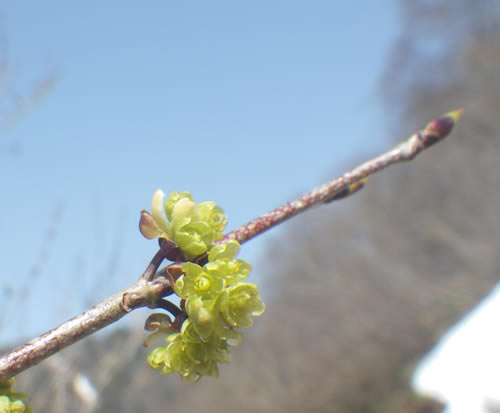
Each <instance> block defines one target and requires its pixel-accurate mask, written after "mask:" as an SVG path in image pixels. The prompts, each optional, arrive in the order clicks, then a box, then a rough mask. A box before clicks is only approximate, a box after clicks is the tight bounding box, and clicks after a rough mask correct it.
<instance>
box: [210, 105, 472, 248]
mask: <svg viewBox="0 0 500 413" xmlns="http://www.w3.org/2000/svg"><path fill="white" fill-rule="evenodd" d="M463 113H464V110H463V109H457V110H454V111H452V112H449V113H447V114H446V115H444V116H442V117H440V118H439V119H437V120H433V121H432V122H430V123H429V124H428V125H427V126H426V127H425V128H424V129H422V130H421V131H419V132H417V133H415V134H414V135H412V136H410V137H409V138H408V139H407V140H406V141H404V142H402V143H401V144H399V145H398V146H396V147H395V148H394V149H392V150H390V151H389V152H386V153H384V154H383V155H380V156H379V157H377V158H375V159H372V160H370V161H368V162H365V163H364V164H362V165H360V166H358V167H357V168H356V169H354V170H353V171H351V172H347V173H345V174H344V175H343V176H341V177H339V178H336V179H334V180H332V181H330V182H327V183H326V184H323V185H320V186H318V187H317V188H315V189H313V190H312V191H311V192H309V193H307V194H305V195H303V196H301V197H299V198H297V199H295V200H293V201H291V202H287V203H286V204H283V205H282V206H280V207H278V208H276V209H273V210H272V211H270V212H268V213H267V214H264V215H262V216H260V217H258V218H255V219H253V220H251V221H249V222H247V223H246V224H244V225H242V226H240V227H238V228H236V229H234V230H233V231H231V232H230V233H228V234H226V236H225V237H224V238H222V239H220V240H218V241H216V242H215V243H224V242H226V241H228V240H230V239H235V240H237V241H238V242H239V243H240V244H243V243H244V242H246V241H248V240H250V239H252V238H254V237H256V236H257V235H259V234H262V233H263V232H264V231H267V230H268V229H270V228H272V227H274V226H276V225H278V224H280V223H281V222H283V221H285V220H286V219H288V218H291V217H293V216H295V215H297V214H298V213H300V212H302V211H305V210H306V209H308V208H310V207H312V206H314V205H317V204H320V203H328V202H331V201H334V200H337V199H341V198H344V197H345V196H348V195H350V194H351V193H353V192H356V191H357V190H358V189H360V187H361V186H362V185H363V184H364V182H363V181H364V180H366V179H367V178H368V177H370V176H371V175H373V174H374V173H376V172H378V171H380V170H382V169H384V168H387V167H388V166H390V165H393V164H396V163H400V162H406V161H411V160H412V159H413V158H415V156H417V155H418V154H419V153H420V152H422V151H423V150H424V149H427V148H429V147H430V146H432V145H434V144H435V143H437V142H439V141H441V140H442V139H444V138H445V137H446V136H447V135H448V134H449V133H450V132H451V130H452V129H453V126H454V125H455V124H456V123H457V122H458V120H459V119H460V117H461V116H462V114H463ZM357 183H361V185H356V184H357Z"/></svg>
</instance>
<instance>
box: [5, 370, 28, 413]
mask: <svg viewBox="0 0 500 413" xmlns="http://www.w3.org/2000/svg"><path fill="white" fill-rule="evenodd" d="M14 384H15V379H14V378H11V379H9V380H7V381H6V382H4V383H1V384H0V413H31V406H30V405H29V403H27V402H25V401H23V400H25V399H26V398H27V395H26V394H24V393H20V392H15V391H13V390H12V386H13V385H14Z"/></svg>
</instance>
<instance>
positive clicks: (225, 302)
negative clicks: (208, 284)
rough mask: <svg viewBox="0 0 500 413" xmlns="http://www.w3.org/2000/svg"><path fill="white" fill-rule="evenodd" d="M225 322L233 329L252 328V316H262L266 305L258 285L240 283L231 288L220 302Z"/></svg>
mask: <svg viewBox="0 0 500 413" xmlns="http://www.w3.org/2000/svg"><path fill="white" fill-rule="evenodd" d="M219 308H220V309H221V313H222V316H223V317H224V320H226V322H227V323H228V324H229V325H230V326H232V327H251V325H252V323H253V319H252V316H258V315H261V314H262V313H263V312H264V310H265V308H266V307H265V305H264V303H263V302H262V299H261V298H260V294H259V291H258V289H257V285H255V284H254V283H249V282H240V283H238V284H236V285H235V286H233V287H231V288H230V289H229V290H228V291H226V294H224V296H223V298H222V299H221V300H220V305H219Z"/></svg>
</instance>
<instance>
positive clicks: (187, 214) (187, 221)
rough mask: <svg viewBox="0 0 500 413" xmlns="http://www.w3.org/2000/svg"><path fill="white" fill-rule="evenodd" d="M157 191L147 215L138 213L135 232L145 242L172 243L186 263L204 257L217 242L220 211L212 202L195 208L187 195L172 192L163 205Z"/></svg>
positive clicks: (222, 221)
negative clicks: (160, 241)
mask: <svg viewBox="0 0 500 413" xmlns="http://www.w3.org/2000/svg"><path fill="white" fill-rule="evenodd" d="M164 197H165V194H164V193H163V191H162V190H161V189H159V190H157V191H156V192H155V194H154V196H153V203H152V208H151V211H152V213H151V214H149V213H148V212H147V211H142V213H141V221H140V223H139V228H140V231H141V233H142V234H143V235H144V236H145V237H146V238H148V239H152V238H166V239H169V240H171V241H173V242H175V243H176V244H177V245H178V246H179V248H180V249H181V250H182V252H183V253H184V255H185V257H186V259H187V260H190V259H193V258H195V257H197V256H199V255H201V254H203V253H205V252H206V251H207V250H208V249H209V248H210V247H211V246H212V243H213V242H214V241H215V240H217V239H220V238H221V237H222V236H223V234H222V231H223V230H224V228H225V226H226V224H227V218H226V216H225V215H224V211H223V210H222V209H221V208H220V207H218V206H217V205H215V204H214V203H213V202H210V201H207V202H202V203H200V204H196V203H195V202H194V201H193V199H192V197H191V194H190V193H189V192H182V193H179V192H173V193H172V194H171V195H170V196H169V197H168V199H167V200H166V201H165V203H163V199H164Z"/></svg>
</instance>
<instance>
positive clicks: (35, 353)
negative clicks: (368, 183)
mask: <svg viewBox="0 0 500 413" xmlns="http://www.w3.org/2000/svg"><path fill="white" fill-rule="evenodd" d="M462 114H463V109H458V110H455V111H453V112H449V113H447V114H446V115H444V116H442V117H441V118H439V119H437V120H434V121H432V122H430V123H429V124H428V125H427V126H426V127H425V128H424V129H422V130H421V131H420V132H417V133H416V134H414V135H412V136H410V137H409V138H408V139H407V140H406V141H405V142H403V143H401V144H399V145H398V146H396V147H395V148H394V149H392V150H390V151H389V152H386V153H385V154H383V155H380V156H379V157H377V158H375V159H372V160H371V161H368V162H365V163H364V164H362V165H360V166H358V167H357V168H356V169H354V170H352V171H351V172H347V173H345V174H344V175H343V176H341V177H339V178H336V179H334V180H332V181H330V182H328V183H325V184H323V185H320V186H319V187H317V188H316V189H314V190H313V191H311V192H309V193H307V194H306V195H304V196H302V197H299V198H297V199H295V200H294V201H291V202H287V203H286V204H284V205H282V206H280V207H279V208H276V209H274V210H272V211H270V212H268V213H266V214H264V215H262V216H260V217H258V218H255V219H253V220H252V221H250V222H248V223H246V224H245V225H242V226H240V227H238V228H236V229H235V230H233V231H231V232H229V233H228V234H227V235H226V236H225V237H224V238H222V239H220V240H218V241H217V243H224V242H226V241H228V240H230V239H236V240H237V241H239V242H240V243H244V242H246V241H248V240H250V239H252V238H254V237H255V236H257V235H259V234H261V233H262V232H264V231H267V230H268V229H270V228H272V227H274V226H275V225H278V224H279V223H281V222H283V221H284V220H286V219H288V218H291V217H293V216H295V215H297V214H298V213H300V212H302V211H305V210H306V209H308V208H310V207H312V206H313V205H317V204H320V203H328V202H331V201H334V200H337V199H341V198H344V197H345V196H348V195H350V194H352V193H354V192H355V191H357V190H358V189H359V188H360V187H361V186H362V183H363V182H364V180H365V179H366V178H368V177H369V176H371V175H373V174H374V173H376V172H378V171H380V170H382V169H384V168H386V167H388V166H389V165H392V164H395V163H399V162H405V161H410V160H412V159H413V158H415V156H417V155H418V154H419V153H420V152H422V151H423V150H424V149H427V148H428V147H430V146H431V145H433V144H435V143H436V142H438V141H440V140H442V139H443V138H444V137H445V136H447V135H448V134H449V133H450V132H451V130H452V128H453V126H454V125H455V123H456V122H457V121H458V120H459V119H460V117H461V116H462ZM163 258H164V254H162V251H161V250H160V251H158V252H157V253H156V255H155V256H154V257H153V259H152V260H151V263H150V264H149V265H148V267H147V268H146V270H145V272H144V273H143V274H142V275H141V277H139V280H138V281H137V282H136V283H135V284H133V285H131V286H130V287H128V288H127V289H126V290H124V291H122V292H119V293H117V294H115V295H113V296H111V297H109V298H107V299H106V300H104V301H103V302H101V303H100V304H97V305H96V306H94V307H93V308H91V309H90V310H87V311H85V312H84V313H82V314H80V315H78V316H76V317H74V318H72V319H71V320H69V321H67V322H65V323H63V324H61V325H60V326H59V327H56V328H54V329H53V330H50V331H48V332H46V333H45V334H43V335H41V336H40V337H38V338H35V339H33V340H31V341H29V342H28V343H26V344H24V345H23V346H20V347H18V348H16V349H14V350H12V351H11V352H9V353H7V354H6V355H4V356H3V357H1V358H0V382H3V381H5V380H8V379H9V378H11V377H13V376H15V375H17V374H19V373H20V372H22V371H24V370H26V369H28V368H29V367H31V366H34V365H35V364H38V363H39V362H40V361H42V360H44V359H46V358H47V357H50V356H51V355H53V354H55V353H57V352H58V351H60V350H62V349H64V348H65V347H67V346H69V345H71V344H73V343H75V342H77V341H79V340H81V339H82V338H84V337H87V336H88V335H90V334H92V333H94V332H96V331H98V330H100V329H102V328H104V327H106V326H108V325H110V324H112V323H114V322H115V321H118V320H119V319H120V318H122V317H123V316H124V315H126V314H127V313H129V312H130V311H132V310H135V309H136V308H140V307H145V306H147V307H151V308H156V307H157V306H158V301H159V300H160V299H161V298H162V297H164V296H165V295H167V294H168V293H169V292H171V289H170V283H169V281H168V277H165V276H164V274H163V273H162V272H161V271H160V272H157V271H158V268H159V266H160V264H161V262H162V260H163Z"/></svg>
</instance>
